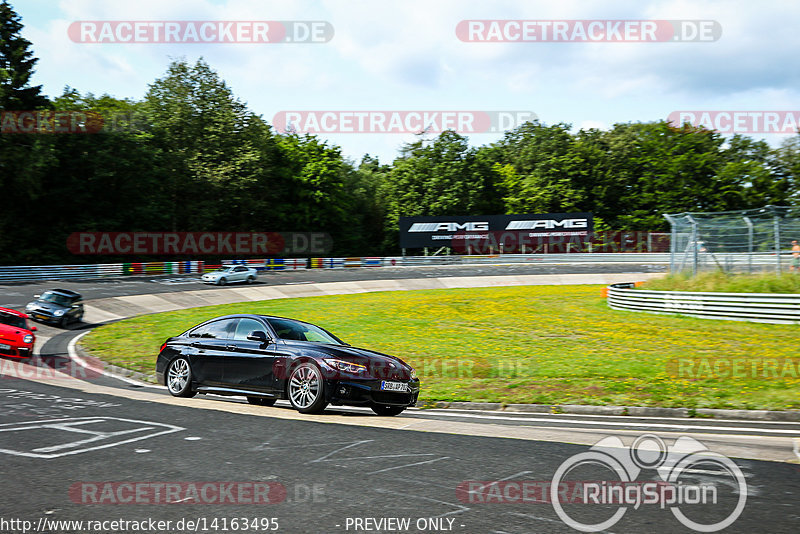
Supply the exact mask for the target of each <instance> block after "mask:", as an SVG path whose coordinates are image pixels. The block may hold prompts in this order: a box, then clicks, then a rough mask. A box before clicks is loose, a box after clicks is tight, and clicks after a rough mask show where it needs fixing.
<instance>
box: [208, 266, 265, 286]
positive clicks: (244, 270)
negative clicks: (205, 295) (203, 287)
mask: <svg viewBox="0 0 800 534" xmlns="http://www.w3.org/2000/svg"><path fill="white" fill-rule="evenodd" d="M256 276H258V271H256V270H255V269H251V268H250V267H245V266H244V265H223V266H222V267H220V268H219V269H217V270H216V271H212V272H210V273H206V274H204V275H203V276H202V277H201V280H203V283H205V284H216V285H218V286H224V285H225V284H230V283H235V282H244V283H246V284H252V283H253V282H255V281H256Z"/></svg>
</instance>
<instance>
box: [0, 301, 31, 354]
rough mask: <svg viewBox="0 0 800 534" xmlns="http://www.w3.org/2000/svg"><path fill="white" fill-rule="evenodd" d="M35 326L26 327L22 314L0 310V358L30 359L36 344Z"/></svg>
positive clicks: (24, 316)
mask: <svg viewBox="0 0 800 534" xmlns="http://www.w3.org/2000/svg"><path fill="white" fill-rule="evenodd" d="M35 331H36V327H35V326H30V325H28V316H27V315H26V314H24V313H21V312H18V311H15V310H9V309H8V308H0V356H12V357H14V358H30V357H31V356H33V344H34V343H35V342H36V336H34V335H33V332H35Z"/></svg>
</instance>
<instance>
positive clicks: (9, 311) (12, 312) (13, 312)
mask: <svg viewBox="0 0 800 534" xmlns="http://www.w3.org/2000/svg"><path fill="white" fill-rule="evenodd" d="M0 313H6V314H8V315H16V316H17V317H22V318H27V317H28V314H26V313H22V312H18V311H17V310H12V309H10V308H0Z"/></svg>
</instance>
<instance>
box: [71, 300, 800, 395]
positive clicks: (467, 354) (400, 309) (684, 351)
mask: <svg viewBox="0 0 800 534" xmlns="http://www.w3.org/2000/svg"><path fill="white" fill-rule="evenodd" d="M234 312H250V313H266V314H275V315H282V316H288V317H294V318H298V319H302V320H306V321H310V322H313V323H317V324H320V325H322V326H324V327H326V328H328V329H329V330H331V331H333V332H334V333H336V334H337V335H339V337H341V338H342V339H344V340H345V341H346V342H349V343H351V344H353V345H355V346H361V347H367V348H372V349H375V350H378V351H381V352H387V353H390V354H395V355H398V356H400V357H402V358H403V359H405V360H406V361H407V362H409V363H411V364H412V365H414V366H415V367H416V368H417V370H418V372H419V374H420V376H421V379H422V384H423V390H422V396H421V398H422V400H430V401H433V400H446V401H491V402H506V403H545V404H558V403H571V404H612V405H639V406H667V407H672V406H688V407H690V408H692V407H694V408H751V409H755V408H759V409H778V410H780V409H789V408H795V409H796V408H800V378H798V376H797V373H798V372H799V371H800V370H798V369H797V366H795V367H793V368H792V369H793V371H792V373H794V376H792V374H791V373H790V374H789V375H788V376H785V377H783V378H776V377H775V373H774V372H770V373H761V372H760V371H758V372H756V373H755V375H756V376H755V377H753V376H749V373H745V375H747V376H735V377H729V376H724V374H725V373H724V369H722V368H720V367H719V366H718V367H717V370H718V371H720V372H719V373H718V374H715V373H714V372H713V369H714V367H713V366H714V362H715V361H720V360H718V359H719V358H725V359H728V360H737V361H747V362H749V363H748V365H749V366H750V367H746V369H753V370H757V369H761V367H759V366H760V365H763V363H764V361H765V360H764V359H766V361H767V362H768V365H771V363H769V362H775V361H781V359H783V358H794V357H796V355H797V354H798V348H797V347H798V337H799V336H800V333H798V330H797V328H796V327H795V326H790V325H762V324H751V323H739V322H734V321H730V322H727V321H708V320H702V319H692V318H685V317H672V316H662V315H651V314H644V313H634V312H624V311H615V310H610V309H608V307H607V306H606V304H605V302H604V300H603V299H602V298H601V297H600V286H527V287H510V288H481V289H452V290H432V291H408V292H402V291H400V292H385V293H368V294H360V295H342V296H329V297H310V298H299V299H291V300H271V301H263V302H252V303H241V304H230V305H222V306H211V307H206V308H197V309H189V310H183V311H179V312H170V313H162V314H157V315H149V316H144V317H139V318H134V319H130V320H126V321H121V322H119V323H114V324H111V325H107V326H103V327H100V328H98V329H96V330H95V331H93V332H92V333H91V334H89V335H88V336H86V337H85V338H84V340H83V342H82V343H83V345H84V346H85V347H86V348H88V349H89V350H90V351H91V353H92V354H93V355H95V356H97V357H100V358H102V359H104V360H106V361H109V362H112V363H115V364H117V365H122V366H124V367H128V368H131V369H135V370H140V371H144V372H148V373H152V372H153V366H154V362H155V356H156V353H157V352H158V348H159V346H160V345H161V343H163V341H164V340H165V339H166V338H167V337H169V336H171V335H175V334H178V333H180V332H182V331H184V330H185V329H187V328H189V327H190V326H192V325H194V324H196V323H199V322H201V321H203V320H205V319H208V318H211V317H214V316H217V315H222V314H226V313H234ZM715 359H717V360H715ZM687 362H690V363H687ZM691 362H693V363H691ZM752 362H756V363H755V364H753V363H752ZM758 362H761V363H758ZM709 364H710V365H709ZM753 365H755V366H756V367H752V366H753ZM756 368H757V369H756ZM734 374H737V373H734ZM738 374H739V375H741V374H742V373H738ZM777 374H778V375H780V374H781V372H778V373H777ZM783 374H786V371H785V370H784V371H783ZM676 375H677V376H676ZM764 375H766V376H764Z"/></svg>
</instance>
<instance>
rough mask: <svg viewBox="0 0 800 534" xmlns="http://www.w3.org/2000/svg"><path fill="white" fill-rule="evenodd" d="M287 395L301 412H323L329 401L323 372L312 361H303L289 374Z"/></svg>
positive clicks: (294, 406)
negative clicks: (326, 398) (326, 399)
mask: <svg viewBox="0 0 800 534" xmlns="http://www.w3.org/2000/svg"><path fill="white" fill-rule="evenodd" d="M286 396H287V397H289V402H290V403H291V405H292V408H294V409H295V410H297V411H298V412H300V413H321V412H322V411H324V410H325V407H326V406H327V405H328V403H327V402H326V401H325V380H323V378H322V372H321V371H320V370H319V367H317V365H316V364H314V363H312V362H305V363H301V364H300V365H298V366H297V367H295V368H294V369H292V374H291V375H289V381H288V382H287V383H286Z"/></svg>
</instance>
